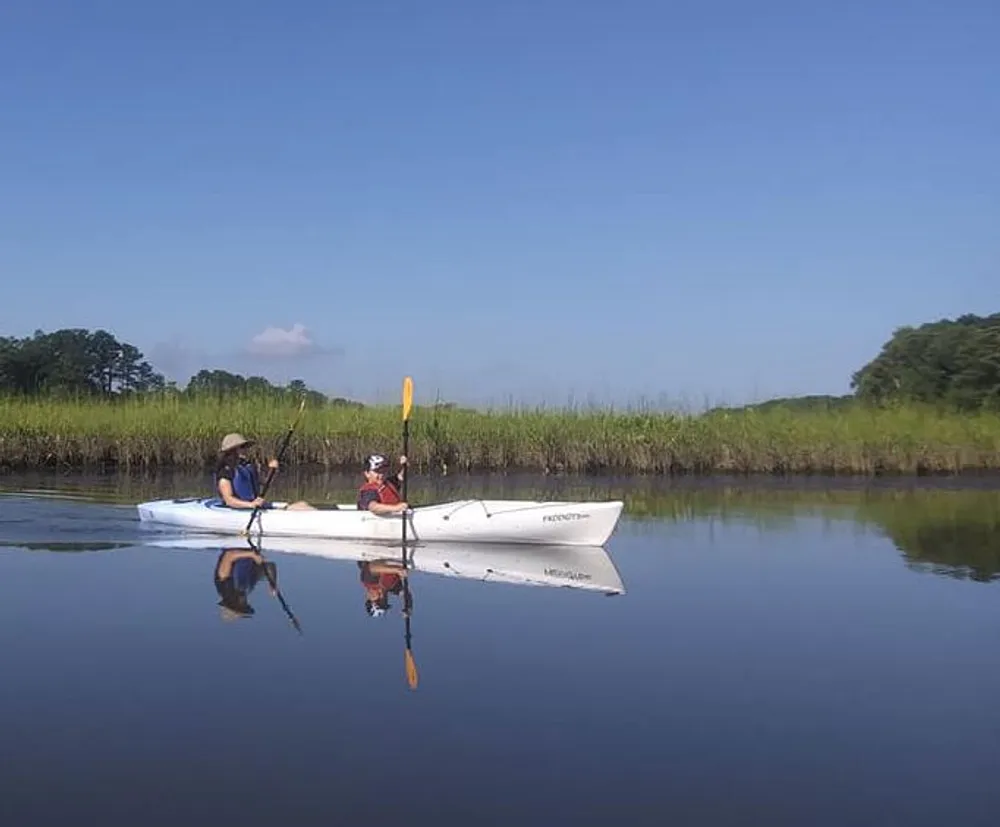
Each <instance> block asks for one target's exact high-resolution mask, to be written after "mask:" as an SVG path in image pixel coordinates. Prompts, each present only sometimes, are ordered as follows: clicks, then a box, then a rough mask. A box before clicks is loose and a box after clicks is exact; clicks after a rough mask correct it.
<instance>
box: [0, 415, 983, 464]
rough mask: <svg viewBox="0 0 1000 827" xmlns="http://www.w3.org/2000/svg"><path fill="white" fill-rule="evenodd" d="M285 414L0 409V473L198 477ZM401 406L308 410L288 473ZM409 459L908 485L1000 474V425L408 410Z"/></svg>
mask: <svg viewBox="0 0 1000 827" xmlns="http://www.w3.org/2000/svg"><path fill="white" fill-rule="evenodd" d="M294 408H295V406H294V405H291V404H289V403H287V402H283V401H281V400H279V399H275V398H270V397H260V398H256V397H237V398H229V399H226V400H225V401H224V402H223V401H219V400H216V399H212V398H202V399H187V398H183V397H175V398H170V397H146V398H136V399H133V400H127V401H115V402H106V401H94V400H48V399H19V398H3V399H0V466H2V467H7V468H12V469H24V468H32V467H62V468H78V469H86V468H95V469H97V468H103V469H107V468H109V467H115V468H123V469H128V470H131V469H137V470H141V469H150V468H170V467H173V468H203V467H207V466H208V465H210V464H211V462H212V459H213V457H214V456H215V452H216V450H217V448H218V444H219V441H220V440H221V438H222V436H223V434H225V433H227V432H228V431H240V432H242V433H244V434H246V435H247V436H249V437H251V438H254V439H257V440H259V441H260V442H261V443H262V444H263V446H264V449H265V450H266V451H267V452H269V453H271V452H273V451H274V450H275V446H277V444H278V442H279V441H280V439H281V437H282V435H283V434H284V432H285V431H286V430H287V428H288V425H289V423H290V420H291V419H292V417H293V415H294V412H295V411H294ZM400 427H401V423H400V410H399V407H398V406H385V407H364V408H361V407H352V406H342V405H324V406H322V407H314V408H311V409H309V408H307V410H306V414H305V416H304V417H303V418H302V420H301V422H300V425H299V428H298V431H297V434H296V437H295V439H293V441H292V444H291V447H290V449H289V454H288V456H287V460H286V461H287V462H289V463H296V464H299V465H308V466H318V467H322V468H326V469H331V470H333V469H348V470H350V469H356V468H357V467H358V466H359V464H360V462H361V460H362V458H363V457H364V456H365V455H366V454H367V453H370V452H372V451H383V452H390V453H395V452H396V451H398V448H399V444H400ZM410 459H411V462H413V463H414V467H415V469H416V470H419V471H422V472H425V473H426V472H431V473H440V472H449V473H455V472H459V473H461V472H467V471H500V472H513V471H527V472H543V473H552V472H567V473H579V472H584V473H599V474H646V473H650V474H709V473H713V474H719V473H722V474H751V473H760V474H860V475H877V474H918V473H951V474H955V473H963V472H975V471H993V470H998V469H1000V416H998V415H997V414H986V413H982V414H957V413H948V412H943V411H937V410H934V409H931V408H919V407H897V408H885V409H874V408H864V407H860V406H859V407H857V408H848V409H845V410H838V411H825V410H817V411H792V410H788V409H783V408H773V409H767V410H753V409H748V410H733V411H714V412H711V413H705V414H692V415H687V414H670V413H653V412H643V411H627V410H626V411H610V410H605V411H602V410H531V409H516V408H511V409H509V410H499V411H488V412H477V411H471V410H463V409H454V408H444V407H442V408H435V407H417V408H415V409H414V412H413V415H412V417H411V430H410Z"/></svg>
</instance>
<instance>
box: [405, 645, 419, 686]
mask: <svg viewBox="0 0 1000 827" xmlns="http://www.w3.org/2000/svg"><path fill="white" fill-rule="evenodd" d="M406 680H407V681H409V683H410V689H416V688H417V664H416V663H415V662H414V660H413V652H411V651H410V650H409V649H407V650H406Z"/></svg>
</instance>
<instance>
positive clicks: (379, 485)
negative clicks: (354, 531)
mask: <svg viewBox="0 0 1000 827" xmlns="http://www.w3.org/2000/svg"><path fill="white" fill-rule="evenodd" d="M399 464H400V466H401V468H400V469H399V471H397V472H396V473H395V474H393V473H391V471H392V465H391V464H390V463H389V460H388V459H386V458H385V457H384V456H383V455H382V454H371V455H370V456H367V457H365V464H364V468H363V473H364V475H365V482H364V484H363V485H362V486H361V487H360V488H359V489H358V510H359V511H371V512H374V513H375V514H398V513H400V512H402V511H406V510H407V509H408V508H409V507H410V506H409V504H408V503H405V502H403V498H402V497H401V496H400V493H399V489H400V486H401V485H402V482H403V474H404V473H406V457H400V458H399Z"/></svg>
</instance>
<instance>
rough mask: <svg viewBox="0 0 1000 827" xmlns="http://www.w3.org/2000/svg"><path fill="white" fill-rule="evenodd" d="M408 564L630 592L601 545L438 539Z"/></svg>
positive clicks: (394, 553) (334, 555)
mask: <svg viewBox="0 0 1000 827" xmlns="http://www.w3.org/2000/svg"><path fill="white" fill-rule="evenodd" d="M230 542H231V544H232V547H234V548H241V549H245V548H246V540H245V539H244V538H243V537H239V536H235V535H234V536H233V537H232V538H230ZM145 545H147V546H153V547H159V548H169V549H189V550H212V551H214V552H215V553H218V551H219V550H220V549H224V548H227V547H228V545H227V540H226V538H220V537H212V536H208V535H199V536H190V535H189V536H184V537H165V538H162V539H161V538H157V539H153V540H150V541H149V542H147V543H146V544H145ZM261 551H262V552H263V553H264V554H265V555H267V556H268V557H271V558H272V559H273V557H274V556H275V555H280V554H295V555H305V556H308V557H318V558H322V559H326V560H343V561H347V560H351V561H365V560H367V561H370V562H373V561H393V562H398V561H399V554H400V553H399V550H398V548H392V547H390V546H388V545H381V546H380V545H376V544H372V543H368V544H365V543H357V542H351V541H349V540H326V539H322V538H313V537H278V538H274V539H272V540H270V541H269V542H267V543H266V544H264V545H263V546H262V547H261ZM406 561H407V568H409V569H410V570H412V571H419V572H423V573H426V574H434V575H439V576H443V577H453V578H458V579H463V580H479V581H483V582H491V583H507V584H511V585H521V586H543V587H544V586H547V587H556V588H559V587H561V588H569V589H579V590H582V591H589V592H598V593H601V594H606V595H616V594H624V593H625V585H624V583H623V582H622V579H621V576H620V574H619V573H618V569H617V568H616V566H615V564H614V562H613V561H612V559H611V557H610V555H609V554H608V553H607V552H606V551H605V550H604V549H603V548H601V547H599V546H565V545H537V544H535V545H526V544H524V543H516V544H496V543H494V544H465V543H437V544H427V545H421V546H418V547H416V548H414V549H412V550H411V551H408V552H407V555H406Z"/></svg>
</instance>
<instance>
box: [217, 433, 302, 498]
mask: <svg viewBox="0 0 1000 827" xmlns="http://www.w3.org/2000/svg"><path fill="white" fill-rule="evenodd" d="M255 444H256V443H255V442H254V441H253V440H252V439H247V438H246V437H245V436H243V434H238V433H233V434H226V435H225V436H224V437H223V438H222V444H221V445H220V446H219V462H218V464H217V465H216V468H215V489H216V491H217V492H218V494H219V499H220V500H222V502H223V504H224V505H227V506H229V507H230V508H245V509H254V508H274V507H275V505H274V503H272V502H268V501H267V500H265V499H264V498H262V497H261V496H260V475H259V474H258V472H257V466H256V465H255V464H254V463H252V462H251V461H250V460H249V459H248V458H247V455H246V449H247V448H249V447H250V446H251V445H255ZM267 467H268V468H274V469H275V470H277V468H278V460H276V459H271V460H268V463H267ZM283 507H284V508H288V509H290V510H295V511H307V510H310V511H311V510H313V506H311V505H310V504H309V503H307V502H305V501H303V500H299V501H298V502H293V503H290V504H288V505H286V506H283Z"/></svg>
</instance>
